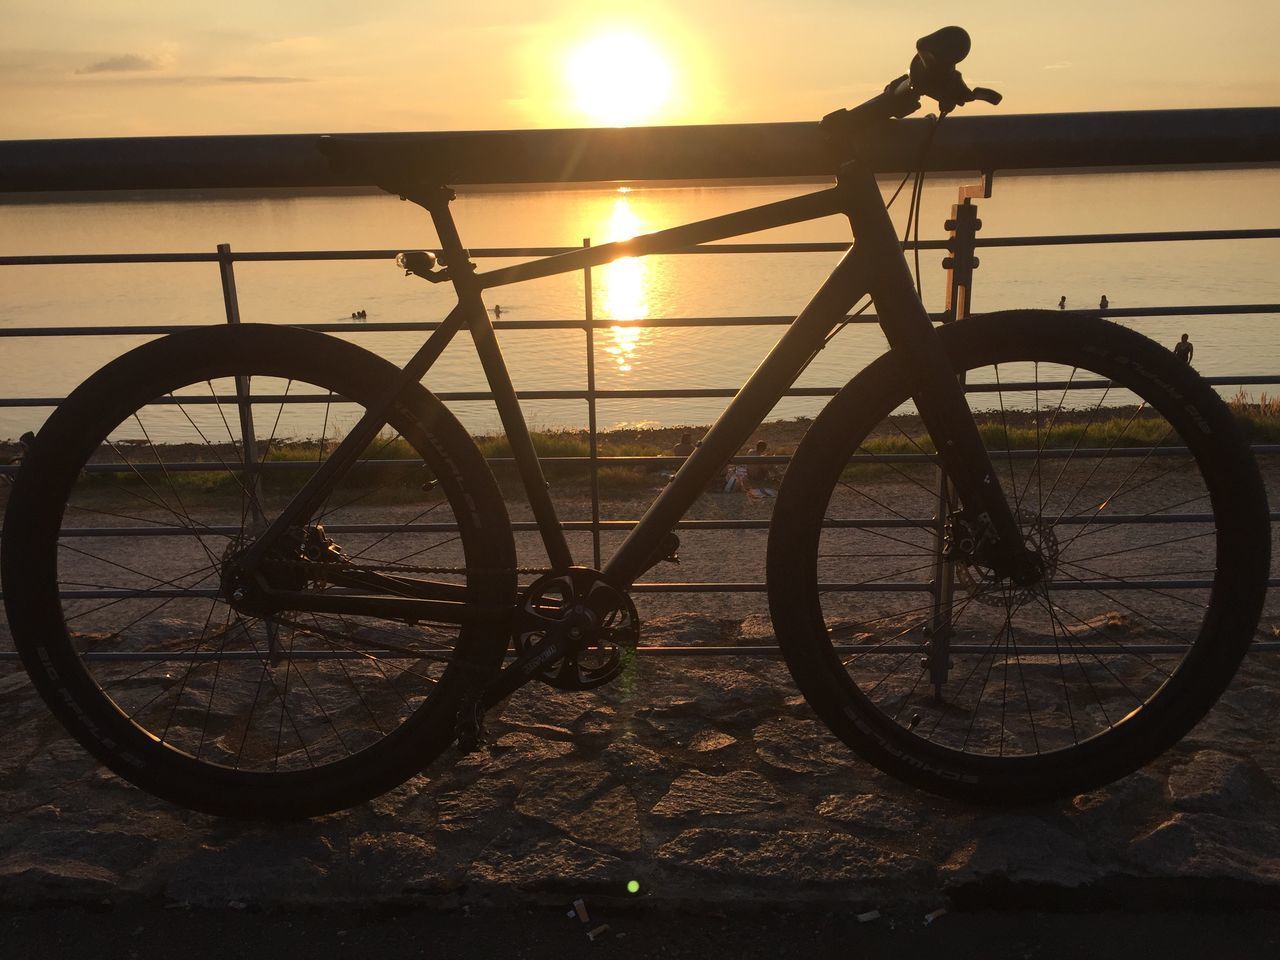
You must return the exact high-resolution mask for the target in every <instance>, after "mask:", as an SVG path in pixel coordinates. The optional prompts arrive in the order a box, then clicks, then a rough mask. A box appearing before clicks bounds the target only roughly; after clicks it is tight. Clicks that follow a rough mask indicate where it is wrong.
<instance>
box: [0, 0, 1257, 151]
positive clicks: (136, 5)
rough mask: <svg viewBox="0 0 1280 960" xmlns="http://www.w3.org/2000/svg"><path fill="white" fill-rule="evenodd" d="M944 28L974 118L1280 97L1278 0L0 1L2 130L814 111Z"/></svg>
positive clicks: (581, 123)
mask: <svg viewBox="0 0 1280 960" xmlns="http://www.w3.org/2000/svg"><path fill="white" fill-rule="evenodd" d="M961 12H962V13H963V15H961ZM957 17H958V18H959V19H958V21H957V20H956V19H955V18H957ZM952 22H959V23H960V25H961V26H964V27H965V28H966V29H968V30H969V32H970V33H971V34H972V36H973V52H972V53H971V54H970V56H969V58H968V60H966V61H965V62H964V63H962V64H961V66H960V69H961V70H962V72H963V73H964V75H965V78H966V80H967V81H968V82H969V83H970V84H971V85H982V86H989V87H995V88H997V89H999V90H1000V91H1001V92H1002V93H1004V95H1005V98H1006V99H1005V102H1004V104H1003V105H1002V106H1001V107H999V108H992V107H989V106H986V105H975V106H973V107H972V108H971V110H970V112H972V113H980V112H981V113H986V112H991V111H992V110H993V109H998V110H999V112H1001V113H1042V112H1057V111H1083V110H1122V109H1162V108H1183V107H1232V106H1275V105H1280V54H1278V53H1277V49H1276V38H1277V36H1280V3H1277V2H1276V0H1218V2H1215V3H1208V4H1206V3H1204V2H1203V0H1165V2H1162V3H1160V4H1128V3H1123V2H1117V0H1072V2H1071V3H1069V4H1068V3H1063V4H1061V5H1048V4H1039V3H1034V2H1028V0H1017V2H1004V0H999V2H994V0H992V2H989V0H972V2H970V3H968V4H956V3H954V2H949V3H941V2H933V0H920V2H916V3H914V4H902V3H888V2H885V0H879V2H874V3H873V2H867V0H790V2H778V0H770V2H757V0H645V2H643V3H621V2H605V0H596V2H587V0H544V2H541V3H530V2H528V0H483V2H476V3H471V4H443V3H436V2H432V0H412V2H409V0H404V2H402V0H377V2H365V3H352V2H351V0H340V2H335V0H307V2H305V3H304V2H295V0H265V2H264V0H247V2H242V0H221V2H215V3H192V2H188V0H134V2H120V0H57V2H56V3H50V2H49V0H0V24H3V27H2V28H0V139H29V138H51V137H104V136H169V135H181V134H235V133H312V132H363V131H414V130H424V131H425V130H491V129H525V128H554V127H588V126H609V125H624V124H685V123H748V122H764V121H789V120H811V119H818V118H820V117H821V116H823V115H824V114H826V113H828V112H830V111H831V110H833V109H836V108H837V107H841V106H847V105H851V104H854V103H858V102H861V101H862V100H864V99H866V98H867V97H869V96H871V95H872V94H873V93H875V92H876V91H878V90H880V89H881V88H882V87H883V86H884V84H885V83H886V82H888V81H889V80H891V79H893V78H894V77H895V76H897V75H899V74H901V73H903V72H905V70H906V66H907V64H908V62H909V60H910V57H911V55H912V53H913V52H914V41H915V39H916V38H917V37H919V36H922V35H923V34H925V33H929V32H932V31H933V30H935V29H937V28H938V27H940V26H943V25H946V24H949V23H952Z"/></svg>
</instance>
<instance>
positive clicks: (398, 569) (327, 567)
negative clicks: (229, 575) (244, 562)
mask: <svg viewBox="0 0 1280 960" xmlns="http://www.w3.org/2000/svg"><path fill="white" fill-rule="evenodd" d="M262 562H263V565H264V566H265V565H270V566H273V567H284V568H287V569H290V570H302V571H308V570H316V571H318V572H320V573H324V572H326V571H328V572H332V571H333V570H334V568H335V567H336V568H338V569H340V570H341V571H342V572H343V573H383V572H387V571H390V572H393V573H455V574H479V575H486V576H487V575H494V574H505V573H516V574H535V575H537V576H541V575H542V574H544V573H550V572H551V571H550V569H549V568H547V567H419V566H413V565H411V564H382V565H380V566H369V565H366V564H359V563H349V562H346V561H342V562H339V563H332V562H328V563H327V562H324V561H320V560H278V559H271V558H267V559H264V560H263V561H262ZM317 579H323V578H317Z"/></svg>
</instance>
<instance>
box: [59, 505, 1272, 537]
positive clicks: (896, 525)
mask: <svg viewBox="0 0 1280 960" xmlns="http://www.w3.org/2000/svg"><path fill="white" fill-rule="evenodd" d="M1270 519H1271V521H1272V522H1273V523H1277V522H1280V512H1277V513H1272V514H1271V517H1270ZM1097 521H1098V517H1097V516H1093V515H1086V516H1078V517H1063V518H1061V519H1060V520H1058V521H1057V523H1058V524H1059V525H1062V526H1080V525H1085V524H1091V523H1096V522H1097ZM639 522H640V521H639V520H601V521H600V529H601V530H615V531H626V530H630V529H632V528H633V527H635V526H636V525H637V524H639ZM937 522H938V521H937V520H936V519H935V518H933V517H919V518H898V517H892V518H886V517H837V518H835V519H828V520H824V521H823V524H822V525H823V526H824V527H826V528H830V529H833V530H840V529H856V530H871V529H880V528H883V529H902V528H908V527H927V528H932V527H935V526H937ZM1104 522H1105V523H1106V525H1107V526H1120V525H1132V524H1143V525H1158V524H1188V523H1213V522H1214V518H1213V514H1211V513H1156V514H1146V513H1135V514H1127V513H1119V514H1110V515H1108V516H1107V517H1106V518H1105V520H1104ZM560 526H561V528H562V529H564V530H569V531H575V532H576V531H584V530H592V529H594V525H593V523H592V521H590V520H566V521H564V522H562V523H561V524H560ZM457 529H458V525H457V524H456V523H444V522H441V523H411V524H393V523H341V524H326V525H325V532H326V533H328V534H333V535H337V534H349V533H404V534H418V533H454V532H456V531H457ZM511 529H512V530H515V531H516V532H517V533H527V532H532V531H535V530H537V529H538V525H537V524H536V523H535V522H534V521H532V520H519V521H513V522H512V524H511ZM676 529H678V530H691V531H695V532H696V531H698V530H768V529H769V521H768V520H681V521H679V522H678V523H677V524H676ZM240 532H241V531H240V528H239V527H232V526H217V527H213V526H202V527H199V528H192V527H175V526H167V525H165V526H161V525H157V526H151V527H68V528H67V529H65V530H59V531H58V536H59V537H63V538H67V539H72V538H81V537H197V536H219V537H233V536H237V535H239V534H240Z"/></svg>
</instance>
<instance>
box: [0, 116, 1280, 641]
mask: <svg viewBox="0 0 1280 960" xmlns="http://www.w3.org/2000/svg"><path fill="white" fill-rule="evenodd" d="M924 123H926V121H905V122H903V123H901V124H900V125H899V126H898V128H897V134H896V136H895V138H894V139H893V140H892V142H891V143H888V144H886V145H883V146H882V148H881V149H880V151H879V152H878V153H877V154H876V155H875V157H874V161H875V163H876V165H877V169H901V168H903V167H905V166H906V165H907V164H905V163H901V161H902V160H903V159H904V158H907V159H908V160H910V161H914V160H915V159H916V156H917V154H916V146H917V143H918V139H919V135H920V131H921V130H922V128H921V127H920V126H919V125H920V124H924ZM493 138H498V140H499V141H500V142H501V143H502V144H503V145H505V146H507V147H511V146H512V145H513V144H515V145H518V146H519V148H520V149H518V150H515V151H512V150H506V151H494V150H493V149H492V148H493V145H494V141H493ZM815 138H816V128H815V127H814V125H807V124H783V125H779V124H766V125H741V126H737V127H720V128H676V129H651V130H643V129H642V130H630V131H528V132H521V133H501V134H498V133H495V134H483V135H467V136H459V135H422V136H421V137H404V136H396V137H389V136H388V137H386V139H393V140H396V141H397V142H399V143H402V144H403V143H405V142H407V141H408V142H411V143H413V144H416V146H417V147H418V148H426V149H430V151H432V157H433V158H434V160H435V161H439V157H440V156H441V155H445V156H446V157H447V161H448V163H449V164H452V165H454V166H457V167H458V168H459V169H463V170H468V171H470V174H469V175H463V176H460V177H458V178H456V180H457V182H460V183H470V182H516V181H519V182H529V181H539V180H551V179H565V178H566V176H565V170H569V171H570V172H569V174H568V177H569V178H572V179H579V180H588V179H613V178H618V177H625V178H648V177H664V178H665V177H730V176H759V175H775V176H777V175H804V174H809V173H814V172H818V170H819V169H829V168H830V160H829V159H827V158H825V155H824V154H823V152H822V150H821V148H820V145H818V144H817V143H816V139H815ZM375 139H376V138H375ZM315 142H316V138H315V137H313V136H298V137H258V138H235V137H229V138H166V139H164V140H161V141H152V140H142V139H138V140H114V141H40V142H35V141H28V142H25V143H12V142H11V143H0V171H3V172H4V173H5V175H6V180H5V185H6V187H7V188H9V189H14V190H22V191H38V190H61V189H68V188H75V189H125V188H128V189H136V188H140V187H151V188H155V187H170V188H173V187H193V186H200V187H208V186H241V187H243V186H281V185H289V186H300V185H311V186H314V185H335V184H340V183H350V182H351V181H350V180H344V179H342V178H341V177H338V176H335V175H334V174H333V172H332V171H329V170H328V169H327V168H326V167H324V166H323V164H322V163H320V162H319V161H318V160H317V159H316V151H315V149H314V148H315ZM677 143H679V144H683V147H682V148H681V149H679V150H676V149H675V148H674V146H673V145H674V144H677ZM785 144H789V145H790V147H789V148H786V149H784V148H783V147H782V146H780V145H785ZM442 152H443V154H442ZM513 156H514V157H516V158H517V159H516V160H512V159H511V158H512V157H513ZM569 156H572V157H574V158H576V159H575V160H574V163H575V164H576V165H574V166H569V167H566V163H567V160H566V157H569ZM90 158H92V167H91V168H90V166H89V164H90ZM637 158H638V159H637ZM932 158H933V162H932V163H931V164H930V167H931V168H933V169H947V170H954V169H978V170H984V171H988V172H990V171H993V170H995V169H1013V168H1022V169H1026V168H1034V167H1047V166H1053V167H1065V166H1104V165H1120V164H1124V165H1128V164H1134V163H1147V164H1174V163H1202V162H1260V161H1276V160H1280V109H1276V108H1267V109H1261V110H1241V111H1167V112H1156V113H1141V114H1082V115H1059V116H1049V117H1005V118H993V117H984V118H961V119H957V120H949V121H948V124H947V125H944V126H943V127H942V128H940V132H939V134H938V139H937V142H936V144H935V145H934V147H933V150H932ZM1103 161H1105V163H1104V162H1103ZM551 169H559V170H560V173H561V175H560V176H558V177H555V178H552V177H549V176H546V173H547V171H548V170H551ZM638 170H639V171H645V172H637V171H638ZM1257 239H1280V229H1262V230H1259V229H1249V230H1245V229H1242V230H1187V231H1160V232H1145V233H1115V234H1072V235H1046V236H1017V237H988V238H977V237H976V236H972V235H970V236H969V237H968V238H967V239H966V240H965V242H967V243H968V245H969V248H970V249H980V248H983V247H993V248H995V247H1027V246H1069V245H1078V244H1098V243H1160V244H1163V243H1176V242H1185V241H1229V240H1257ZM907 246H908V248H911V247H918V248H919V249H922V250H948V251H950V252H951V253H952V254H953V256H954V255H955V253H956V250H957V239H956V237H955V236H954V235H953V237H952V238H951V239H949V240H937V241H923V242H920V243H918V244H907ZM846 248H847V245H846V244H840V243H790V244H760V243H734V244H716V245H709V246H704V247H696V248H692V249H689V250H686V251H681V254H682V255H694V256H699V255H712V256H725V255H742V254H757V253H814V252H838V251H842V250H844V249H846ZM572 249H577V248H566V247H555V248H551V247H505V248H487V249H475V250H472V251H471V255H472V256H473V257H475V258H524V257H537V256H547V255H552V254H557V253H564V252H568V251H570V250H572ZM398 252H399V251H398V250H316V251H301V252H298V251H288V252H283V251H246V252H235V251H232V250H231V249H230V248H229V247H228V246H226V245H219V247H218V249H217V250H216V251H215V252H187V253H152V254H146V253H140V254H105V253H104V254H79V255H59V256H45V255H23V256H8V257H0V267H3V266H18V265H37V264H40V265H59V264H122V263H212V264H217V266H218V268H219V271H220V275H221V278H222V281H223V284H222V290H223V300H224V304H223V305H224V308H225V312H226V316H227V319H228V322H232V323H234V322H238V318H239V304H238V300H237V295H236V290H235V284H234V265H235V264H236V263H249V262H255V263H262V262H290V261H341V260H378V259H391V258H394V256H395V255H396V253H398ZM584 273H585V277H584V280H585V282H584V290H585V303H584V319H583V320H580V321H578V320H497V321H495V323H494V326H495V328H496V329H497V330H499V331H517V330H557V329H561V330H571V329H572V330H581V331H582V332H583V334H584V338H585V344H584V346H585V366H586V385H585V387H584V388H583V389H558V390H528V391H518V396H519V397H520V399H522V400H570V401H581V402H584V403H585V405H586V411H587V421H588V424H587V436H588V442H589V454H588V456H586V457H548V458H544V463H555V464H573V465H577V466H579V467H582V468H583V469H586V470H588V471H589V473H590V476H591V498H590V502H591V513H592V515H591V517H590V518H589V519H580V518H575V519H570V520H568V521H566V522H565V524H564V526H565V528H566V529H567V530H573V531H589V532H590V533H591V535H592V554H593V560H594V562H595V565H596V566H597V567H598V566H599V565H600V562H601V542H600V538H601V534H602V533H603V532H612V531H622V530H627V529H629V528H630V527H632V526H633V525H634V524H635V522H636V521H635V520H633V519H625V520H602V519H601V509H600V503H601V498H600V489H599V483H598V474H599V471H600V469H601V468H602V467H605V466H612V465H628V466H635V465H641V466H650V467H655V468H656V467H661V466H676V465H678V464H679V463H680V462H682V458H680V457H674V456H672V457H608V456H602V455H601V454H600V449H599V446H598V443H597V437H598V416H597V405H598V403H599V402H600V401H607V400H616V399H692V398H710V397H726V398H727V397H731V396H732V395H733V394H734V393H735V391H734V390H733V389H719V388H696V387H689V388H681V389H661V390H644V389H627V390H618V389H615V390H608V389H600V388H598V387H597V385H596V377H595V352H596V351H595V342H594V338H595V331H597V330H600V329H606V328H609V327H612V326H614V325H615V321H613V320H601V319H597V318H596V317H595V316H594V315H593V306H592V302H591V291H592V284H591V277H590V269H589V268H588V269H587V270H586V271H584ZM953 273H954V271H953ZM968 282H969V280H968V278H967V277H966V279H965V284H966V296H967V284H968ZM951 287H952V292H954V290H955V277H954V276H953V278H952V284H951ZM1088 312H1089V313H1090V314H1095V313H1098V312H1099V311H1088ZM1101 312H1102V313H1103V315H1105V316H1109V317H1113V318H1132V319H1139V318H1150V317H1177V316H1196V317H1206V316H1221V315H1230V314H1272V315H1275V314H1280V304H1278V303H1251V304H1194V305H1174V306H1161V307H1150V308H1142V307H1128V308H1119V309H1111V310H1106V311H1101ZM1070 313H1071V311H1067V314H1068V315H1069V314H1070ZM953 314H954V310H953V311H952V312H951V313H946V314H939V315H937V316H936V317H935V320H938V321H944V320H947V319H950V318H952V316H953ZM792 319H793V318H792V317H791V316H751V317H706V318H656V319H651V320H646V321H645V325H646V326H654V327H731V326H748V325H749V326H762V325H784V324H787V323H790V322H791V320H792ZM851 322H855V323H875V322H876V317H875V316H874V315H871V314H864V315H862V316H858V317H854V318H851ZM298 326H300V327H303V328H306V329H312V330H319V331H325V332H330V333H339V332H342V333H354V332H359V333H374V332H406V333H421V334H426V333H429V332H430V331H432V330H434V329H436V328H437V327H438V326H439V323H438V322H430V321H428V322H401V323H379V322H372V323H365V322H361V323H346V322H337V323H332V322H330V323H310V324H298ZM181 329H187V327H184V326H177V325H138V326H133V325H119V326H99V327H92V326H58V327H4V328H0V339H12V338H20V337H21V338H44V337H72V336H74V337H86V336H87V337H99V336H102V337H111V336H138V335H162V334H165V333H169V332H173V331H176V330H181ZM1207 379H1208V381H1209V382H1210V383H1211V384H1213V385H1215V386H1216V387H1227V386H1237V387H1239V386H1252V385H1276V384H1280V374H1276V375H1226V376H1216V377H1209V378H1207ZM841 386H842V385H833V386H820V387H813V386H808V387H792V388H791V389H789V390H788V391H786V393H784V395H783V396H785V397H825V396H832V395H834V394H835V393H836V392H837V391H838V390H839V389H840V387H841ZM1000 386H1001V387H1002V388H1003V389H1010V388H1011V386H1016V385H1010V384H1007V383H1006V384H1003V385H1000ZM1060 386H1061V385H1060ZM1095 386H1096V384H1095ZM1087 387H1088V384H1087V383H1084V382H1080V383H1077V384H1073V385H1071V388H1072V389H1085V388H1087ZM996 388H997V387H995V386H992V385H988V386H984V385H982V384H973V385H969V386H968V387H967V389H968V390H971V391H981V390H984V389H996ZM437 395H438V396H439V397H440V398H441V399H442V400H445V401H447V402H471V401H486V400H491V399H492V396H491V395H490V394H489V393H488V391H487V390H476V391H452V392H449V391H445V392H439V393H438V394H437ZM62 399H63V398H62V397H59V396H45V397H10V396H5V397H0V407H30V408H50V407H53V406H56V405H57V404H58V403H60V402H61V400H62ZM215 399H216V398H215ZM254 399H255V400H261V399H262V398H254ZM268 399H273V401H281V400H286V401H287V402H291V403H292V402H308V400H309V399H310V400H311V401H313V402H314V401H316V400H319V399H321V398H307V397H289V398H278V397H277V398H268ZM211 402H212V401H211ZM1255 449H1256V450H1257V452H1259V453H1265V454H1275V453H1280V446H1275V445H1265V446H1258V447H1256V448H1255ZM1014 455H1018V454H1017V453H1016V452H1015V454H1014ZM908 459H910V458H908ZM788 460H789V458H788V457H785V456H769V457H748V456H744V457H740V458H736V460H735V462H739V463H745V464H752V463H769V464H785V463H786V462H787V461H788ZM490 462H491V463H494V464H496V465H500V464H507V463H511V462H513V461H511V460H510V459H507V458H493V459H491V461H490ZM166 466H167V468H168V469H171V470H180V469H207V464H186V465H184V464H169V465H166ZM264 466H265V467H269V468H278V469H287V467H286V466H284V465H281V466H279V467H273V466H272V465H270V464H267V465H264ZM91 469H95V470H98V469H102V470H107V469H111V468H110V467H109V466H106V465H101V466H94V467H93V468H91ZM13 470H14V468H10V467H0V474H3V473H12V472H13ZM1271 520H1272V523H1273V525H1274V524H1275V523H1276V522H1277V521H1278V520H1280V513H1276V512H1273V514H1272V516H1271ZM854 522H855V523H858V522H861V523H863V524H864V525H869V524H868V521H866V520H865V519H864V520H862V521H856V520H855V521H854ZM884 522H886V523H888V522H891V523H894V524H900V523H903V522H904V521H884ZM905 522H906V523H908V524H910V523H916V524H919V525H928V526H933V525H936V520H934V519H931V518H930V519H924V518H921V519H919V520H914V521H913V520H908V521H905ZM513 527H514V528H515V529H516V530H517V531H532V530H536V525H535V524H534V523H532V522H517V523H515V524H513ZM767 527H768V521H767V520H700V519H692V520H683V521H681V522H680V524H679V525H678V529H687V530H725V531H743V530H763V529H767ZM111 532H112V534H113V535H120V534H121V533H124V532H128V533H133V534H137V535H139V536H155V535H158V534H157V532H156V531H154V530H144V529H137V530H133V529H130V530H128V531H124V530H121V529H113V530H112V531H111ZM1276 585H1277V584H1276V582H1275V581H1273V582H1272V586H1276ZM764 589H765V585H764V584H763V583H759V582H661V583H659V582H647V583H639V584H636V585H635V590H636V591H637V592H656V591H665V592H685V593H705V592H760V591H763V590H764ZM1268 646H1280V645H1268ZM699 649H704V648H699ZM708 649H710V650H712V651H714V650H717V649H720V648H708ZM723 649H724V651H727V652H732V653H735V654H740V653H752V652H774V651H773V648H753V647H745V646H743V647H738V646H735V647H727V648H723ZM666 651H667V652H670V653H673V654H678V653H679V652H681V651H682V648H666Z"/></svg>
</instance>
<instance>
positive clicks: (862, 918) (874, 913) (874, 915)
mask: <svg viewBox="0 0 1280 960" xmlns="http://www.w3.org/2000/svg"><path fill="white" fill-rule="evenodd" d="M879 919H880V911H879V910H868V911H867V912H866V913H860V914H858V922H859V923H870V922H871V921H872V920H879Z"/></svg>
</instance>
